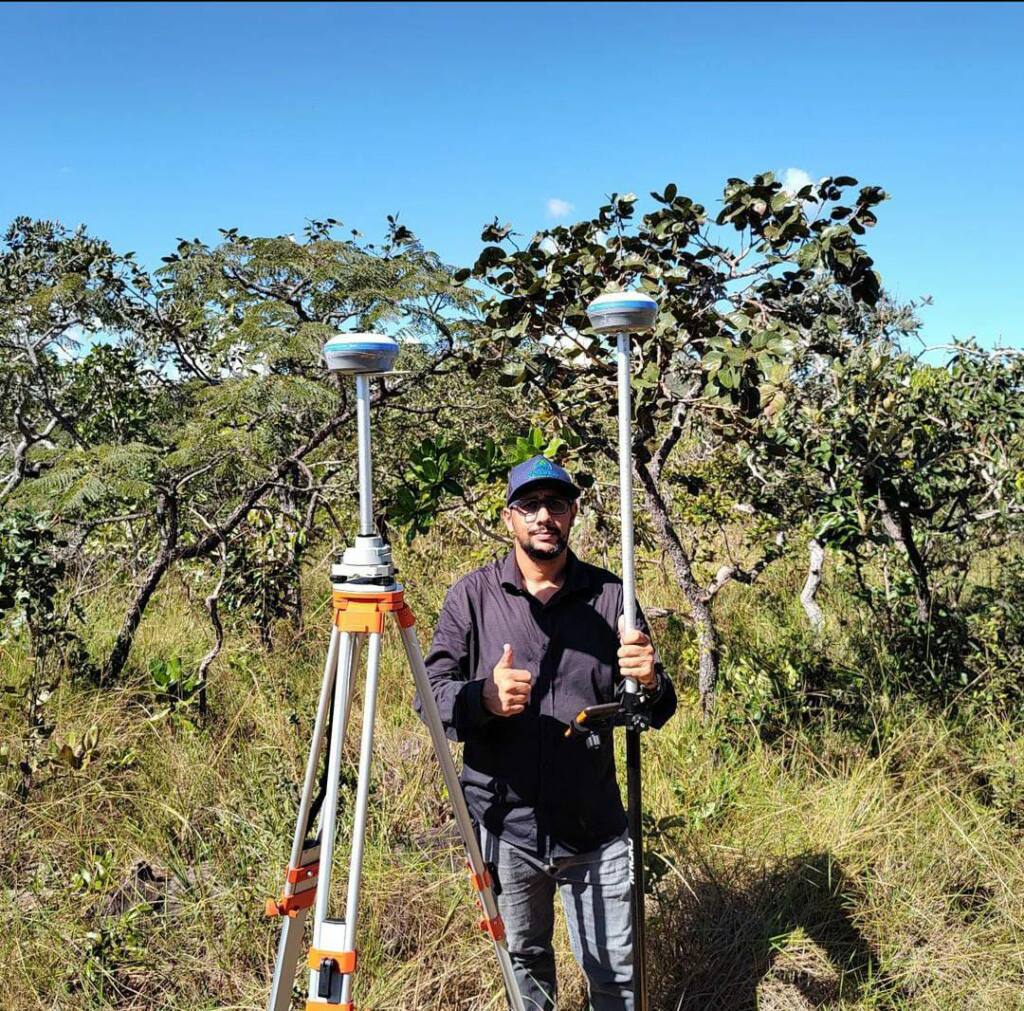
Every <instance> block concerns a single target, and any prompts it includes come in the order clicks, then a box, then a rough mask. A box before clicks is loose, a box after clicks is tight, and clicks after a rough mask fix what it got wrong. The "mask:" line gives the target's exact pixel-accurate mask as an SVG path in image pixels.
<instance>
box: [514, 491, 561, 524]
mask: <svg viewBox="0 0 1024 1011" xmlns="http://www.w3.org/2000/svg"><path fill="white" fill-rule="evenodd" d="M570 505H571V503H570V502H569V500H568V499H567V498H562V497H561V496H555V497H552V498H521V499H516V501H515V502H513V503H511V508H512V509H515V511H516V512H517V513H519V515H520V516H522V517H523V519H524V520H526V522H527V523H532V522H533V521H534V520H535V519H536V518H537V513H539V512H540V511H541V509H547V511H548V515H549V516H564V515H565V514H566V513H567V512H568V511H569V508H570Z"/></svg>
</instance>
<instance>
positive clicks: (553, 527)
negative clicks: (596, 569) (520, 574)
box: [501, 484, 576, 562]
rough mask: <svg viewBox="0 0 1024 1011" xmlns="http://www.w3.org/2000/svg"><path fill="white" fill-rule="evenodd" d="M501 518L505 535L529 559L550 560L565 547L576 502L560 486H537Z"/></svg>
mask: <svg viewBox="0 0 1024 1011" xmlns="http://www.w3.org/2000/svg"><path fill="white" fill-rule="evenodd" d="M501 515H502V519H504V521H505V526H506V528H507V529H508V532H509V533H510V534H511V535H512V536H513V537H515V539H516V543H518V545H519V546H520V547H521V548H522V549H523V551H525V552H526V554H527V555H528V556H529V557H530V558H532V559H534V561H538V562H541V561H550V560H551V559H553V558H557V557H558V556H559V555H560V554H561V553H562V552H563V551H565V549H566V547H568V544H569V531H570V530H571V529H572V524H573V520H575V519H576V502H575V501H573V500H572V499H570V498H569V496H568V495H566V494H565V491H564V490H563V489H562V487H561V485H558V484H551V485H548V484H538V485H534V486H533V487H532V488H530V489H528V490H527V491H526V492H524V493H523V494H522V495H520V496H519V497H518V498H517V499H516V500H515V501H514V502H512V503H511V504H510V505H508V506H506V507H505V508H504V509H503V510H502V513H501Z"/></svg>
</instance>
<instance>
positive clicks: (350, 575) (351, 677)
mask: <svg viewBox="0 0 1024 1011" xmlns="http://www.w3.org/2000/svg"><path fill="white" fill-rule="evenodd" d="M396 350H397V345H395V343H394V341H392V340H391V338H385V337H381V336H379V335H373V334H343V335H340V336H339V337H338V338H336V339H335V340H334V341H329V342H328V344H327V346H326V347H325V349H324V354H325V357H326V358H327V361H328V365H329V367H330V368H331V369H332V370H334V371H338V372H349V373H356V376H355V379H356V418H357V422H358V460H359V535H358V536H357V537H356V542H355V544H354V545H353V546H351V547H349V548H347V549H346V550H345V552H344V554H343V555H342V557H341V558H340V560H338V561H337V562H335V564H334V565H333V566H332V567H331V584H332V587H333V605H334V607H333V616H334V617H333V625H334V627H333V629H332V632H331V644H330V648H329V650H328V656H327V664H326V666H325V667H324V681H323V685H322V687H321V690H320V701H319V704H318V705H317V715H316V723H315V726H314V730H313V741H312V745H311V748H310V753H309V760H308V762H307V764H306V775H305V780H304V783H303V791H302V799H301V802H300V804H299V817H298V821H297V824H296V828H295V835H294V838H293V842H292V853H291V859H290V861H289V866H288V871H287V874H286V877H285V886H284V892H283V893H282V895H281V898H280V899H279V900H277V901H273V900H271V901H270V902H268V903H267V912H268V914H269V915H274V916H281V917H283V923H282V927H281V937H280V941H279V946H278V951H277V959H276V962H275V967H274V979H273V985H272V988H271V994H270V1001H269V1003H268V1005H267V1008H268V1011H289V1008H290V1002H291V992H292V986H293V984H294V982H295V974H296V970H297V963H298V959H299V954H300V952H301V948H302V941H303V927H304V925H305V920H306V916H307V913H308V910H309V908H310V907H314V902H315V907H314V908H313V943H312V948H311V949H310V952H309V956H308V959H307V964H308V966H309V969H310V974H309V998H308V1000H307V1002H306V1005H305V1007H306V1011H330V1009H339V1011H354V1007H355V1005H354V1004H353V999H352V991H353V981H354V973H355V972H356V968H357V957H356V940H357V930H358V925H359V923H358V921H359V890H360V885H361V880H362V867H363V851H364V845H365V839H366V822H367V815H368V811H369V799H370V776H371V771H372V770H371V766H372V758H373V731H374V722H375V717H376V705H377V684H378V675H379V671H380V657H381V642H382V636H383V632H384V625H385V622H386V620H387V616H388V615H392V616H393V617H394V618H395V619H396V620H397V622H398V626H399V628H400V630H401V635H402V640H403V643H404V646H405V653H406V656H407V658H408V661H409V666H410V667H411V669H412V675H413V679H414V681H415V683H416V688H417V691H418V692H419V695H420V699H421V701H422V703H423V711H424V715H425V719H426V722H427V726H428V728H429V730H430V737H431V742H432V744H433V747H434V751H435V752H436V754H437V758H438V761H439V762H440V764H441V772H442V775H443V776H444V781H445V785H446V786H447V788H448V794H449V796H450V797H451V798H452V804H453V806H454V809H455V819H456V822H457V824H458V827H459V832H460V833H461V835H462V838H463V841H464V842H465V844H466V848H467V851H468V857H469V867H470V871H471V881H472V884H473V887H474V889H475V890H476V892H477V896H478V901H479V903H480V906H481V908H482V909H483V911H484V919H483V921H482V922H481V924H480V925H481V927H482V928H483V929H484V930H485V931H486V933H487V934H488V935H489V936H490V937H491V940H492V941H493V943H494V947H495V950H496V952H497V955H498V962H499V966H500V968H501V973H502V977H503V979H504V983H505V990H506V993H507V995H508V1000H509V1005H510V1007H511V1008H512V1011H525V1007H524V1004H523V999H522V996H521V995H520V993H519V989H518V986H517V984H516V980H515V976H514V975H513V972H512V961H511V958H510V957H509V953H508V949H507V946H506V944H505V930H504V926H503V924H502V922H501V916H500V915H499V914H498V907H497V903H496V901H495V897H494V891H493V887H492V882H491V879H490V876H489V874H488V873H487V868H486V866H485V864H484V861H483V855H482V854H481V852H480V846H479V843H478V842H477V839H476V835H475V833H474V831H473V825H472V822H471V821H470V818H469V812H468V810H467V808H466V802H465V798H464V797H463V795H462V788H461V786H460V784H459V779H458V774H457V773H456V770H455V763H454V762H453V761H452V756H451V752H450V751H449V750H448V741H447V739H446V738H445V735H444V728H443V725H442V723H441V718H440V715H439V714H438V711H437V705H436V703H435V702H434V697H433V695H432V694H431V691H430V684H429V681H428V679H427V672H426V668H425V666H424V663H423V656H422V654H421V652H420V646H419V641H418V640H417V638H416V632H415V629H414V628H413V625H414V623H415V619H414V618H413V614H412V611H411V610H410V609H409V607H408V605H407V604H406V603H405V597H404V591H403V589H402V586H401V585H400V584H399V583H398V582H396V580H395V569H394V566H393V565H392V562H391V549H390V548H389V547H388V545H387V544H385V543H384V541H383V540H382V538H381V537H380V536H379V535H378V534H377V533H376V531H375V530H374V526H373V504H372V494H373V491H372V479H371V466H370V410H369V405H370V391H369V379H368V376H367V373H369V372H374V371H387V370H388V369H390V367H391V364H392V362H393V360H394V351H396ZM364 644H365V645H366V646H367V649H366V651H365V652H366V679H365V686H364V691H363V720H362V740H361V744H360V750H359V773H358V779H357V784H356V795H355V802H354V811H353V826H352V837H351V847H350V855H349V867H348V877H347V882H346V883H347V896H346V904H345V918H344V919H343V920H338V919H332V918H331V917H330V916H329V915H328V912H329V908H328V907H329V900H330V884H331V872H332V868H333V857H334V845H335V828H336V824H337V817H338V800H339V791H340V785H341V762H342V754H343V749H344V742H345V736H346V732H347V730H348V722H349V714H350V712H351V707H352V698H353V695H354V692H355V683H356V671H357V670H358V668H359V659H360V655H361V654H362V652H363V646H364ZM325 748H326V751H327V761H326V763H325V764H324V768H323V771H322V773H321V777H320V784H319V788H317V785H316V780H317V769H318V767H319V766H320V759H321V756H322V753H323V751H324V750H325ZM317 809H319V812H318V811H317ZM317 813H319V818H318V819H317ZM315 820H318V833H317V835H316V837H315V838H313V839H312V840H311V833H312V828H313V822H314V821H315Z"/></svg>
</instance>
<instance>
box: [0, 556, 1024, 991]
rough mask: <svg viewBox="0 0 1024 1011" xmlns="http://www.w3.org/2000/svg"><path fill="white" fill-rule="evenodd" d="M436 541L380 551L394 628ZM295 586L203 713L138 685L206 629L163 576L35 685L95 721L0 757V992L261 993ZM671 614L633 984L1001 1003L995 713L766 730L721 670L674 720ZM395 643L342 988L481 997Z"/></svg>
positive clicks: (316, 642)
mask: <svg viewBox="0 0 1024 1011" xmlns="http://www.w3.org/2000/svg"><path fill="white" fill-rule="evenodd" d="M442 548H443V545H440V544H431V543H428V544H427V545H425V546H423V547H421V548H420V549H419V552H418V553H417V554H408V553H407V554H408V557H407V558H405V559H404V562H405V564H404V566H403V571H404V574H405V575H406V576H407V577H408V579H409V583H410V587H411V589H410V594H409V596H410V599H411V601H412V603H413V605H414V607H415V608H416V610H417V613H418V615H419V617H420V631H421V635H423V636H425V635H426V634H427V633H428V631H429V629H430V627H431V625H432V622H433V619H434V617H435V616H436V613H437V610H438V608H439V606H440V603H441V598H442V596H443V591H444V588H445V587H446V585H447V584H448V583H449V582H450V581H451V579H452V578H454V576H455V574H456V573H455V572H454V570H453V569H452V566H451V565H450V564H449V563H447V562H445V560H444V558H443V557H441V555H440V552H441V550H442ZM460 562H461V563H462V571H464V570H465V568H466V567H468V566H469V564H470V560H469V558H468V556H467V555H460ZM428 577H429V578H428ZM795 579H796V574H785V573H783V574H780V575H779V576H778V577H777V579H776V582H775V584H774V590H770V591H767V592H769V595H770V593H771V592H778V593H779V594H784V595H782V596H780V597H779V598H777V600H776V602H775V604H774V605H772V606H767V604H766V600H767V598H764V597H762V598H758V599H755V598H754V597H752V596H751V595H750V593H749V591H744V590H742V589H739V588H738V589H737V592H736V593H735V594H733V595H732V596H731V597H729V598H727V599H726V600H725V602H724V610H723V627H724V631H725V634H726V637H727V639H729V640H731V641H733V642H736V643H739V642H742V643H744V644H747V645H749V644H751V643H756V644H761V645H762V646H770V645H771V644H772V643H773V642H775V641H777V640H779V639H780V637H785V636H792V635H793V634H795V633H794V628H795V627H796V626H798V625H799V612H798V611H796V610H793V609H792V607H791V606H790V603H789V602H790V601H791V600H792V594H791V593H790V590H791V589H792V583H793V581H794V580H795ZM323 582H324V571H323V570H322V569H321V570H319V571H318V572H311V573H310V576H309V584H308V586H309V592H308V594H307V601H309V602H311V606H310V612H309V614H308V615H307V630H306V631H305V632H303V633H302V634H298V635H296V634H294V633H292V632H291V631H290V630H288V629H281V630H279V634H278V636H277V640H276V645H275V649H274V650H273V651H272V652H270V653H266V652H264V651H263V650H262V648H261V647H260V646H259V643H258V639H257V638H256V637H255V636H248V635H247V634H244V633H241V632H237V631H236V632H235V633H233V634H232V635H231V637H230V638H229V643H228V646H227V648H226V650H225V653H224V654H222V656H221V658H219V660H218V661H217V664H216V666H215V668H214V676H213V681H212V685H211V694H210V715H209V718H208V720H207V721H206V722H205V723H204V724H199V723H198V721H197V720H196V717H195V712H194V710H193V709H191V708H186V709H184V710H179V711H173V710H170V711H169V710H168V709H167V707H166V706H162V705H160V704H159V703H158V701H157V700H156V699H155V698H154V695H153V687H152V684H151V682H150V680H149V675H148V673H147V671H148V663H149V661H150V660H151V659H163V660H166V659H169V658H171V657H174V656H180V657H182V658H183V659H184V660H185V661H187V662H194V661H195V660H196V659H197V658H198V657H199V656H201V655H202V654H203V653H204V652H205V650H206V649H207V648H208V638H207V635H208V633H207V629H206V626H205V624H204V623H203V621H202V617H201V609H200V608H199V607H198V606H195V605H193V604H190V603H189V602H188V601H187V600H186V598H185V595H184V593H183V592H182V591H181V588H180V587H177V588H176V587H169V588H168V590H167V591H166V592H164V593H163V594H162V596H161V597H160V598H159V599H158V601H157V602H156V605H155V607H154V608H153V611H152V613H151V614H150V615H149V616H147V620H146V622H145V624H144V626H143V629H142V631H141V634H140V638H139V641H138V643H137V647H136V650H135V653H134V655H133V656H134V669H135V671H136V672H137V673H136V674H135V675H134V679H133V680H132V681H130V682H128V683H126V684H125V685H123V686H122V687H120V688H118V689H117V690H112V691H102V692H101V691H98V690H96V689H94V688H89V687H87V686H83V685H80V684H79V685H73V684H68V683H65V684H63V685H62V686H61V687H60V689H59V690H58V692H57V694H56V696H55V698H54V699H53V700H52V702H51V703H50V704H49V708H50V710H51V712H52V714H53V717H54V718H55V722H56V724H57V731H56V736H57V737H58V738H60V739H62V740H67V739H69V738H72V737H73V738H74V740H80V739H81V737H82V736H83V735H84V734H85V733H86V732H87V731H88V730H89V728H91V727H93V726H95V727H96V728H97V729H98V742H97V744H96V746H95V748H94V749H92V750H91V751H90V752H88V753H87V754H86V756H85V758H86V761H85V763H84V764H83V767H82V768H81V769H77V770H76V769H73V768H69V767H59V768H54V769H53V770H51V771H49V772H46V773H45V774H43V775H41V777H40V784H39V785H38V786H37V787H36V788H35V789H34V790H33V791H32V793H31V794H30V796H29V798H28V800H27V801H26V802H25V803H22V802H21V801H19V800H18V799H17V798H16V796H15V789H16V786H17V783H18V781H19V776H18V774H17V770H16V766H15V765H13V764H11V765H8V767H7V769H6V770H0V783H2V788H3V795H2V798H0V799H2V811H0V922H2V923H3V925H4V929H3V931H2V933H0V993H3V994H4V997H5V1001H4V1003H5V1006H7V1007H11V1008H17V1009H19V1011H22V1009H24V1011H29V1009H47V1011H50V1009H57V1008H59V1009H62V1011H63V1009H68V1011H71V1009H76V1011H77V1009H87V1008H88V1009H100V1008H119V1009H128V1008H132V1009H147V1011H158V1009H159V1011H164V1009H166V1011H170V1009H176V1011H186V1009H187V1011H205V1009H214V1008H217V1009H229V1008H230V1009H247V1011H248V1009H258V1008H262V1007H264V1006H265V1001H266V992H267V985H268V979H269V973H270V969H271V964H272V960H273V955H274V950H275V943H276V926H275V925H274V924H273V923H271V922H269V921H267V920H265V919H264V918H263V915H262V908H263V903H264V900H265V899H266V898H267V897H268V896H271V895H275V894H276V893H277V892H278V890H279V888H280V879H281V875H282V869H283V867H284V865H285V863H286V861H287V856H288V848H289V843H290V837H291V832H292V828H293V819H294V812H295V806H296V803H297V800H298V784H299V781H300V778H301V775H302V770H303V764H304V760H305V754H306V748H307V743H308V736H309V733H310V729H311V720H312V715H313V707H314V704H315V700H316V693H317V688H318V685H319V680H320V674H321V669H322V663H323V652H324V649H325V646H326V632H325V631H323V630H324V629H326V627H327V614H326V611H325V610H324V607H325V602H326V597H325V594H324V593H323V592H322V588H323ZM642 582H643V596H644V599H645V600H650V601H654V602H656V603H659V604H663V605H665V606H672V604H673V601H674V598H673V597H672V594H671V590H670V589H669V588H668V587H667V585H666V584H665V581H664V579H663V576H662V574H661V573H660V570H659V569H658V568H657V567H656V566H654V567H650V568H648V569H646V570H645V572H644V578H643V580H642ZM745 594H746V595H745ZM780 601H781V603H780ZM835 603H836V601H833V604H834V605H835ZM116 605H117V601H115V600H109V599H108V600H101V601H96V602H92V604H91V610H90V618H91V621H92V628H93V634H94V636H95V643H94V645H95V648H96V649H97V650H99V649H101V648H102V646H103V644H104V642H105V641H109V639H110V638H111V636H112V635H113V631H114V628H115V625H116V618H117V606H116ZM844 606H846V605H844ZM847 617H849V616H848V615H847ZM680 627H681V626H679V625H677V624H675V623H671V624H670V625H669V626H666V625H665V624H664V623H662V625H661V627H660V633H661V634H660V638H659V646H660V647H661V649H662V652H663V654H664V655H665V657H666V659H667V661H668V662H669V665H670V667H672V668H673V669H674V670H675V671H676V675H677V681H679V682H680V683H681V684H682V686H683V691H682V695H683V702H682V706H681V711H680V713H679V714H678V716H677V717H676V718H675V719H674V720H673V721H672V723H670V724H669V726H668V727H666V728H665V729H664V730H663V731H661V732H659V733H657V734H651V735H648V737H647V738H646V745H645V785H646V789H647V801H648V803H647V808H648V812H649V822H650V824H649V828H650V834H649V845H650V849H651V871H652V875H651V876H652V878H653V879H654V884H653V894H652V895H651V896H650V897H649V907H648V908H649V913H648V916H649V931H650V944H651V951H650V964H651V970H652V978H653V988H654V1005H653V1006H654V1008H656V1009H657V1011H675V1009H693V1011H696V1009H716V1008H721V1009H744V1008H754V1007H761V1008H764V1009H772V1011H783V1009H785V1011H796V1009H804V1008H818V1007H822V1008H824V1007H828V1008H843V1009H864V1011H866V1009H880V1008H921V1009H931V1008H935V1009H983V1008H984V1009H1013V1008H1024V996H1022V994H1024V855H1022V850H1021V824H1022V823H1024V807H1022V804H1021V800H1022V795H1024V788H1022V787H1021V785H1020V778H1019V777H1020V775H1021V773H1020V770H1021V769H1022V768H1024V740H1022V738H1021V736H1020V735H1019V733H1015V732H1013V731H1012V730H1011V729H1010V728H1009V727H1006V726H1000V725H999V724H995V723H990V724H986V725H984V726H976V727H974V728H972V730H971V732H970V733H969V734H967V733H964V732H963V731H962V730H960V729H957V728H956V727H954V726H953V725H952V724H950V723H948V722H947V721H945V720H944V719H943V718H942V717H941V715H936V714H929V713H927V712H926V711H924V710H923V709H920V708H918V707H913V706H910V705H909V704H906V705H901V704H896V705H891V706H888V707H886V709H885V711H884V713H883V714H882V716H881V717H878V719H877V726H876V731H875V732H874V733H872V734H868V735H865V734H864V733H862V732H853V731H851V730H848V729H843V727H842V726H841V725H840V724H839V723H838V721H836V720H832V719H829V718H827V714H822V715H821V716H819V718H818V719H817V720H816V721H815V722H814V724H813V726H812V727H806V726H805V727H803V728H794V729H790V730H785V729H783V730H782V731H781V732H779V733H776V734H774V735H773V736H772V738H771V742H770V743H766V740H765V735H764V734H763V733H760V732H759V730H758V728H757V727H756V726H755V725H754V724H753V722H748V723H744V722H743V721H742V720H741V719H737V718H735V714H736V712H738V711H741V710H739V709H738V708H737V707H736V705H734V700H733V699H731V698H730V696H729V695H728V694H726V695H724V696H723V698H722V699H721V705H720V712H721V713H722V715H721V718H720V719H719V720H718V721H717V722H715V723H713V724H704V723H702V722H701V720H700V719H699V718H698V715H697V707H696V700H695V698H694V696H693V693H692V686H691V678H690V672H691V671H692V669H693V667H692V653H691V644H690V642H689V638H688V636H687V635H686V634H685V633H684V632H681V631H679V629H680ZM837 627H838V626H837ZM834 632H835V641H834V645H833V646H832V647H831V648H833V649H835V650H839V651H841V650H842V648H843V646H842V642H841V641H840V639H841V635H840V633H839V632H838V631H835V630H834ZM398 659H399V644H398V642H397V638H396V637H395V636H394V633H390V634H389V639H388V642H387V645H386V648H385V667H384V674H383V683H382V698H381V708H380V717H379V719H378V724H377V755H378V756H379V758H378V763H377V766H376V780H375V783H374V791H373V798H372V804H371V820H370V828H369V838H368V850H367V856H366V867H365V887H364V904H363V910H364V912H363V920H362V927H361V935H362V936H361V939H360V951H361V955H360V959H361V962H360V971H359V973H358V983H357V987H358V988H357V998H358V1006H359V1007H360V1008H365V1009H374V1011H409V1009H413V1008H416V1009H419V1008H439V1009H458V1008H461V1009H471V1008H472V1009H498V1008H499V1007H501V1002H500V1001H499V999H498V997H497V994H498V993H499V990H500V984H499V980H498V976H497V972H496V969H495V967H494V966H493V964H492V958H491V955H490V953H489V950H488V946H487V944H485V941H484V939H483V937H482V935H480V934H479V932H478V931H477V930H476V928H475V927H474V926H473V923H474V912H475V910H474V907H473V904H472V901H471V898H470V892H469V888H468V883H467V881H466V876H465V872H464V870H463V867H462V859H461V857H460V855H459V852H458V848H457V846H456V845H455V839H454V837H453V832H452V829H451V826H450V819H449V816H448V814H447V806H446V802H445V798H444V796H443V791H442V788H441V786H440V784H439V776H438V775H437V774H436V773H435V770H434V766H433V764H432V761H433V760H432V758H431V757H430V751H429V745H428V742H427V739H426V735H425V732H424V731H423V729H422V728H421V727H420V725H419V724H418V722H417V721H416V719H415V717H414V716H413V714H412V713H411V711H410V708H409V700H410V695H411V691H410V687H409V679H408V675H407V674H406V673H405V671H404V670H403V669H401V667H400V666H399V663H398ZM0 663H2V664H3V672H2V676H3V684H4V685H14V684H16V683H17V681H18V678H19V677H20V676H21V675H22V674H23V673H24V669H25V663H26V661H25V659H24V658H23V657H21V656H20V655H18V654H17V653H16V652H13V651H8V652H6V653H3V654H2V655H0ZM18 705H19V699H18V697H17V695H16V694H15V693H13V692H12V693H8V694H5V695H3V696H0V706H2V707H3V709H2V723H0V732H2V735H3V738H4V740H5V741H7V742H8V744H9V747H10V749H11V755H12V757H13V759H14V760H15V761H16V760H17V758H18V755H19V749H20V748H21V746H22V745H21V734H22V731H21V725H22V724H21V722H20V721H21V716H20V715H19V711H18ZM876 715H877V714H876ZM355 722H356V727H355V728H354V730H356V729H358V722H359V720H358V711H357V712H356V714H355ZM72 743H74V741H72ZM354 750H355V740H354V738H353V740H352V741H351V742H350V747H349V754H350V756H351V757H354ZM345 796H348V793H347V792H346V794H345ZM344 834H345V833H344V831H343V832H342V836H343V837H344ZM339 858H340V859H344V854H340V855H339ZM336 888H337V892H338V895H339V896H340V895H341V888H342V882H336ZM338 908H340V904H339V907H338ZM559 958H560V965H561V976H562V979H563V981H564V986H563V997H564V1000H563V1005H562V1006H563V1007H564V1008H565V1009H567V1011H576V1009H579V1008H582V1007H583V1006H585V999H584V992H583V986H582V982H581V980H580V978H579V974H578V972H577V971H576V969H575V967H574V965H573V964H572V961H571V957H570V956H569V954H568V944H567V941H566V937H565V934H564V928H563V926H562V925H561V923H560V925H559ZM296 1006H297V1007H298V1006H302V1005H301V1004H299V1003H298V1002H297V1003H296Z"/></svg>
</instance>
